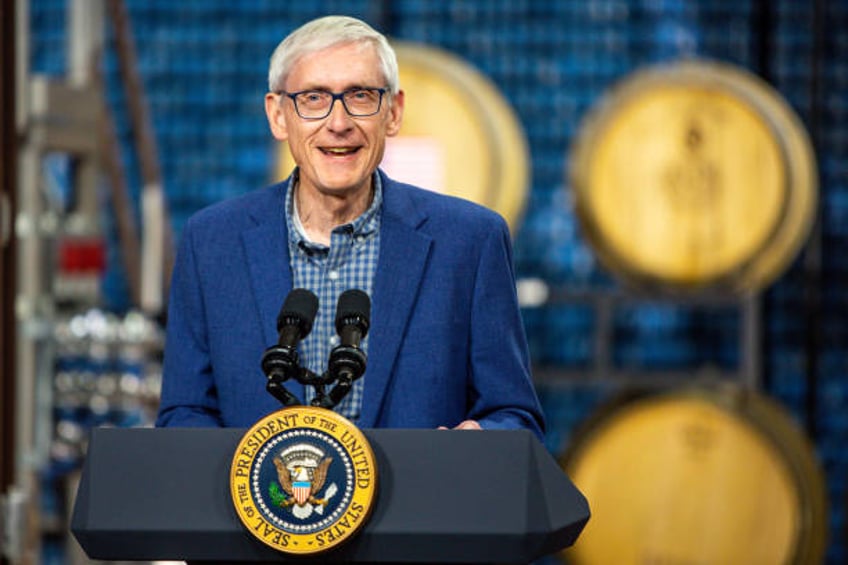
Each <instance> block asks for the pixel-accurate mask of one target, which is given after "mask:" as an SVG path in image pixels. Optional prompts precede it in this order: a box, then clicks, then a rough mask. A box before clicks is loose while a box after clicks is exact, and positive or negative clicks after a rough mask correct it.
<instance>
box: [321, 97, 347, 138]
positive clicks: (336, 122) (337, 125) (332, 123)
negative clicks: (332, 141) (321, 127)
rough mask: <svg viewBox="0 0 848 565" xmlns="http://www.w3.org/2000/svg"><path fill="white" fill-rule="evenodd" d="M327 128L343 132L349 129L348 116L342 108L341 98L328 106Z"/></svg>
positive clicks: (343, 107)
mask: <svg viewBox="0 0 848 565" xmlns="http://www.w3.org/2000/svg"><path fill="white" fill-rule="evenodd" d="M327 127H329V128H330V129H331V130H333V131H344V130H346V129H348V128H350V127H351V119H350V114H348V113H347V109H346V108H345V106H344V103H343V102H342V100H341V98H336V99H335V100H333V101H332V103H331V104H330V115H329V116H328V118H327Z"/></svg>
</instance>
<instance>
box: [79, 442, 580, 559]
mask: <svg viewBox="0 0 848 565" xmlns="http://www.w3.org/2000/svg"><path fill="white" fill-rule="evenodd" d="M244 432H245V430H241V429H232V428H229V429H227V428H224V429H193V428H167V429H114V428H112V429H109V428H99V429H94V430H92V434H91V439H90V443H89V448H88V456H87V458H86V462H85V465H84V468H83V473H82V479H81V481H80V486H79V490H78V493H77V499H76V504H75V506H74V510H73V516H72V520H71V531H72V533H73V534H74V536H75V537H76V539H77V540H78V541H79V543H80V545H81V546H82V548H83V549H84V550H85V552H86V553H87V554H88V556H89V557H91V558H92V559H101V560H185V561H190V562H191V561H210V562H278V563H279V562H303V563H334V562H354V563H357V562H358V563H365V562H367V563H396V562H404V563H529V562H531V561H533V560H535V559H537V558H539V557H541V556H544V555H547V554H550V553H553V552H556V551H558V550H560V549H562V548H565V547H567V546H570V545H571V544H573V543H574V541H575V540H576V539H577V536H578V535H579V534H580V532H581V531H582V529H583V527H584V525H585V524H586V522H587V520H588V519H589V506H588V504H587V502H586V499H585V498H584V497H583V495H582V494H581V493H580V492H579V491H578V490H577V489H576V488H575V487H574V485H573V484H572V483H571V481H570V480H569V479H568V477H567V476H566V475H565V474H564V473H563V472H562V470H561V469H560V467H559V466H558V465H557V463H556V461H554V459H553V458H552V457H551V455H550V454H549V453H548V452H547V451H546V450H545V448H544V447H543V446H542V444H540V443H539V441H538V440H537V439H536V438H535V436H533V435H532V434H531V433H530V432H528V431H523V430H522V431H495V430H491V431H482V432H480V431H456V430H382V429H373V430H363V433H364V434H365V436H366V437H367V439H368V441H369V443H370V444H371V447H372V449H373V451H374V455H375V458H376V461H377V467H378V491H377V500H376V503H375V508H374V511H373V513H372V515H371V516H370V518H369V520H368V523H367V524H366V525H365V526H364V528H363V529H362V530H361V531H360V532H358V533H357V534H356V536H355V537H354V538H353V539H351V540H350V541H348V542H347V543H345V544H344V545H341V546H340V547H338V548H334V549H332V550H330V551H329V552H326V553H322V554H320V555H317V556H312V557H301V556H289V555H286V554H282V553H279V552H277V551H275V550H274V549H272V548H270V547H267V546H266V545H264V544H262V543H261V542H260V541H258V540H256V539H255V538H253V537H252V536H251V535H250V534H249V533H248V532H247V531H246V530H245V529H244V527H243V526H242V524H241V523H240V522H239V518H238V516H237V514H236V511H235V509H234V508H233V504H232V501H231V498H230V492H229V471H230V465H231V462H232V458H233V453H234V450H235V449H236V446H237V445H238V443H239V441H240V439H241V438H242V436H243V435H244Z"/></svg>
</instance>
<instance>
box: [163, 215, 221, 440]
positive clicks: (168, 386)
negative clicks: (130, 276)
mask: <svg viewBox="0 0 848 565" xmlns="http://www.w3.org/2000/svg"><path fill="white" fill-rule="evenodd" d="M192 226H193V222H192V221H191V220H189V222H187V223H186V226H185V228H184V229H183V234H182V238H181V241H180V247H179V249H178V251H177V257H176V262H175V265H174V272H173V275H172V278H171V289H170V296H169V300H168V320H167V335H166V341H165V356H164V362H163V369H162V394H161V400H160V405H159V414H158V417H157V419H156V426H158V427H162V426H171V427H220V426H221V425H222V424H221V421H220V414H219V409H218V395H217V390H216V387H215V382H214V379H213V376H212V369H211V363H210V356H209V344H208V333H207V329H206V315H205V308H204V303H203V291H202V281H201V279H200V277H199V276H198V272H197V263H196V256H195V250H196V248H195V242H194V239H195V237H196V235H195V233H194V230H193V227H192Z"/></svg>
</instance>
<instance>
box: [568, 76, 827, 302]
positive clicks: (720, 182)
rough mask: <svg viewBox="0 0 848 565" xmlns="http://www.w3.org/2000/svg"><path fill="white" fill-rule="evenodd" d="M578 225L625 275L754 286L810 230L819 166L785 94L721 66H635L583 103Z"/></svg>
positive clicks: (778, 268)
mask: <svg viewBox="0 0 848 565" xmlns="http://www.w3.org/2000/svg"><path fill="white" fill-rule="evenodd" d="M569 171H570V182H571V186H572V188H573V191H574V199H575V208H576V211H577V215H578V217H579V219H580V223H581V226H582V228H583V231H584V233H585V235H586V237H587V240H588V241H589V242H590V244H591V245H592V247H593V248H594V250H595V251H596V253H597V255H598V256H599V258H600V259H601V261H602V262H603V263H604V265H605V266H606V267H607V268H609V269H610V271H612V272H613V273H614V274H616V275H617V276H619V277H620V278H621V279H622V280H624V281H625V282H627V283H629V284H631V285H635V286H642V287H648V288H659V289H663V290H672V291H684V292H691V291H703V290H720V291H731V292H743V291H752V290H758V289H760V288H762V287H764V286H766V285H768V284H769V283H771V282H772V281H773V280H774V279H775V278H777V277H778V276H779V275H780V274H782V272H783V271H784V270H785V269H786V267H787V266H788V265H789V263H790V262H791V261H792V259H793V258H794V257H795V256H796V255H797V253H798V251H799V250H800V248H801V246H802V245H803V243H804V242H805V240H806V238H807V236H808V235H809V231H810V228H811V226H812V223H813V220H814V216H815V210H816V203H817V176H816V175H817V173H816V165H815V158H814V155H813V150H812V146H811V144H810V140H809V137H808V135H807V133H806V130H805V129H804V127H803V125H802V123H801V121H800V120H799V119H798V117H797V116H796V115H795V113H794V112H793V111H792V109H791V108H790V107H789V105H788V104H787V103H786V102H785V100H784V99H783V98H782V97H781V96H780V95H779V94H778V93H777V92H776V91H775V90H774V89H772V88H771V87H770V86H769V85H767V84H766V83H765V82H763V81H762V80H760V79H759V78H757V77H756V76H754V75H753V74H751V73H749V72H747V71H744V70H742V69H741V68H737V67H734V66H731V65H728V64H722V63H717V62H707V61H686V62H680V63H674V64H668V65H662V66H657V67H651V68H647V69H643V70H639V71H636V72H635V73H633V74H632V75H630V76H629V77H627V78H625V79H624V80H623V81H621V83H619V84H617V85H616V86H615V87H614V88H612V89H611V90H610V91H609V93H608V94H607V95H605V96H604V97H602V100H601V102H600V103H599V104H598V105H597V106H596V107H595V108H593V109H592V111H591V112H590V113H589V115H588V116H587V118H586V120H585V121H584V123H583V125H582V126H581V128H580V132H579V134H578V135H577V136H576V138H575V143H574V145H573V146H572V148H571V163H570V167H569Z"/></svg>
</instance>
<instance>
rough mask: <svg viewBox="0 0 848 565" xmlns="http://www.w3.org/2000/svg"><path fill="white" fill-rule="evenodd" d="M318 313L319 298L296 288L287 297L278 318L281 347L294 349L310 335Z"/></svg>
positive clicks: (305, 290) (303, 289)
mask: <svg viewBox="0 0 848 565" xmlns="http://www.w3.org/2000/svg"><path fill="white" fill-rule="evenodd" d="M317 313H318V297H317V296H315V295H314V294H313V293H312V292H311V291H309V290H307V289H305V288H296V289H294V290H292V291H291V292H290V293H289V295H288V296H286V300H285V302H283V307H282V309H280V314H279V315H278V316H277V333H279V335H280V340H279V344H280V345H281V346H288V347H293V346H295V345H297V342H298V341H300V340H302V339H303V338H305V337H306V336H307V335H309V332H311V331H312V323H313V322H314V321H315V315H316V314H317Z"/></svg>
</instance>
